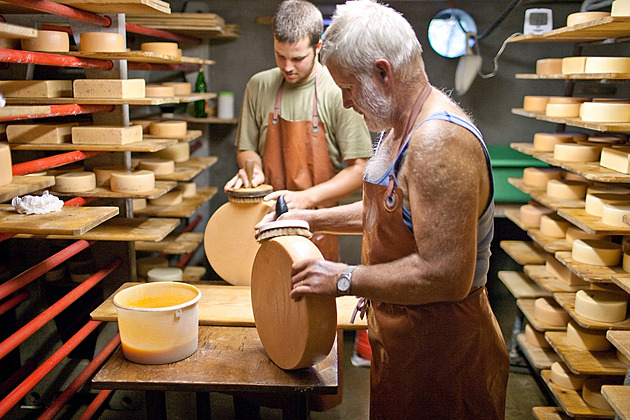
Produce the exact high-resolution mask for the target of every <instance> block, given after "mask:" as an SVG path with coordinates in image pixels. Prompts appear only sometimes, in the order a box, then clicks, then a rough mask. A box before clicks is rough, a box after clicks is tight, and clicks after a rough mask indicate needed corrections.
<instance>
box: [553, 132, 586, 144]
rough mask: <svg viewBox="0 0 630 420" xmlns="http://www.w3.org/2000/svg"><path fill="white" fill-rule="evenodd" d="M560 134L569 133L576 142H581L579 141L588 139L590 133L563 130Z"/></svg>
mask: <svg viewBox="0 0 630 420" xmlns="http://www.w3.org/2000/svg"><path fill="white" fill-rule="evenodd" d="M558 134H567V135H569V136H571V137H573V141H574V142H575V143H579V142H582V141H586V140H588V135H586V134H584V133H578V132H575V131H562V132H560V133H558Z"/></svg>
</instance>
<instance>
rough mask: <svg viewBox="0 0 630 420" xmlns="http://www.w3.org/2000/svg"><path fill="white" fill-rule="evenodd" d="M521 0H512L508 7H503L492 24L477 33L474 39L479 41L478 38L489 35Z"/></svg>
mask: <svg viewBox="0 0 630 420" xmlns="http://www.w3.org/2000/svg"><path fill="white" fill-rule="evenodd" d="M520 2H521V0H512V2H511V3H510V4H509V5H508V7H506V8H505V10H504V11H503V13H501V14H500V15H499V17H498V18H497V19H496V20H495V21H494V22H493V23H492V25H490V26H489V27H488V29H486V30H485V31H483V32H482V33H481V34H479V35H478V36H477V37H476V40H477V41H479V40H480V39H482V38H484V37H485V36H487V35H490V33H491V32H492V31H494V30H495V29H496V28H497V26H499V24H501V22H503V21H504V20H505V18H506V17H507V15H508V14H509V13H510V12H511V11H512V10H513V9H514V8H515V7H516V6H517V5H518V4H519V3H520Z"/></svg>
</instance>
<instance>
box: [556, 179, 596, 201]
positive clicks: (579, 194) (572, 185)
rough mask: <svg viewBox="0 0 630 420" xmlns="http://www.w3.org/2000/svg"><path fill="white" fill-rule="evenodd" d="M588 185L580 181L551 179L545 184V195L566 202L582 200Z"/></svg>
mask: <svg viewBox="0 0 630 420" xmlns="http://www.w3.org/2000/svg"><path fill="white" fill-rule="evenodd" d="M587 187H588V184H587V183H585V182H581V181H567V180H561V179H551V180H549V181H548V182H547V190H546V191H547V195H548V196H549V197H553V198H561V199H566V200H583V199H584V197H586V188H587Z"/></svg>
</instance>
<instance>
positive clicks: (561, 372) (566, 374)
mask: <svg viewBox="0 0 630 420" xmlns="http://www.w3.org/2000/svg"><path fill="white" fill-rule="evenodd" d="M585 379H586V376H584V375H576V374H575V373H572V372H571V371H570V370H569V368H568V367H567V365H565V364H564V363H563V362H553V363H552V364H551V382H553V383H554V384H556V385H558V386H561V387H562V388H567V389H574V390H581V389H582V385H583V384H584V380H585Z"/></svg>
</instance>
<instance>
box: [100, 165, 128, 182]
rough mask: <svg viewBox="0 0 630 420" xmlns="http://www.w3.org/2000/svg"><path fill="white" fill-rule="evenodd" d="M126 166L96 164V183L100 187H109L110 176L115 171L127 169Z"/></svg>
mask: <svg viewBox="0 0 630 420" xmlns="http://www.w3.org/2000/svg"><path fill="white" fill-rule="evenodd" d="M126 170H127V169H126V168H125V167H124V166H95V167H94V168H92V171H94V175H96V185H97V186H99V187H109V178H110V176H111V173H112V172H114V171H118V172H120V171H126Z"/></svg>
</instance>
